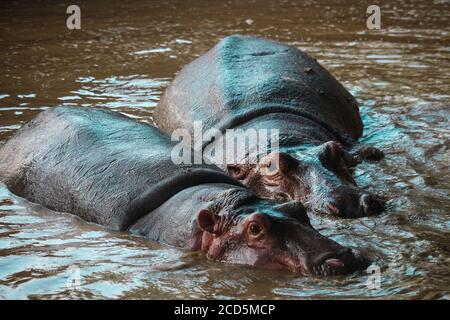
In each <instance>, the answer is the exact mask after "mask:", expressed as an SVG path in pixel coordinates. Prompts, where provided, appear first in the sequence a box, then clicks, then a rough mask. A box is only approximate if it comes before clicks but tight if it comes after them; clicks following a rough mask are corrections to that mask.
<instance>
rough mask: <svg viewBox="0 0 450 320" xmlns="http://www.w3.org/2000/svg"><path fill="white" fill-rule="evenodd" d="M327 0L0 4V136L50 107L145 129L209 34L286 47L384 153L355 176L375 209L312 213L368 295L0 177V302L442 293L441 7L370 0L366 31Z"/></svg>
mask: <svg viewBox="0 0 450 320" xmlns="http://www.w3.org/2000/svg"><path fill="white" fill-rule="evenodd" d="M334 3H335V2H334V1H330V0H319V1H304V2H302V3H296V2H292V1H281V2H280V1H275V0H273V1H269V0H265V1H258V3H257V5H256V3H251V2H250V3H243V2H242V1H237V0H233V1H228V2H225V3H213V2H211V1H206V0H204V1H195V2H194V1H189V4H188V3H186V2H185V1H181V0H180V1H172V2H171V3H170V4H166V3H162V2H158V1H141V2H134V1H133V2H131V1H120V2H119V1H118V2H114V3H111V1H106V0H103V1H100V0H96V1H90V2H89V4H83V5H81V11H82V29H81V30H79V31H69V30H67V29H66V28H65V19H66V16H67V15H66V14H65V7H64V6H62V5H58V4H47V5H45V6H38V5H37V4H35V3H34V2H32V1H24V2H20V3H19V4H17V3H10V2H2V3H0V10H1V15H0V16H1V18H0V27H1V28H2V32H1V33H0V60H1V61H2V73H0V141H2V140H5V139H6V138H8V137H9V136H10V135H11V134H12V133H13V132H14V131H15V130H17V129H18V128H19V127H20V126H21V125H22V124H23V123H24V122H26V121H28V120H29V119H31V118H32V117H33V116H35V115H36V114H37V113H38V112H40V111H41V110H44V109H46V108H48V107H51V106H56V105H61V104H65V105H83V106H94V107H100V108H108V109H114V110H116V111H119V112H123V113H125V114H127V115H129V116H132V117H134V118H136V119H138V120H140V121H146V122H150V123H151V122H152V117H151V116H152V110H153V107H154V106H155V105H156V103H157V101H158V99H159V97H160V95H161V92H162V91H163V90H164V87H165V86H166V85H167V83H168V82H169V81H170V80H171V79H172V78H173V77H174V75H175V73H176V72H177V71H178V70H179V69H180V68H181V67H182V66H183V65H184V64H186V63H187V62H189V61H190V60H192V59H194V58H195V57H196V56H198V55H200V54H201V53H202V52H204V51H205V50H206V49H208V48H209V47H211V46H212V45H213V44H214V43H215V42H217V41H218V40H219V39H220V38H222V37H223V36H225V35H228V34H233V33H242V34H254V35H261V36H266V37H270V38H274V39H279V40H281V41H285V42H288V43H290V44H292V45H294V46H296V47H298V48H300V49H302V50H305V51H307V52H308V53H310V54H311V55H313V56H314V57H316V58H317V59H318V61H319V62H320V63H322V64H323V65H324V66H326V67H327V68H328V69H329V70H331V71H332V73H333V74H334V75H335V76H336V77H337V78H338V79H339V80H340V81H341V82H342V83H343V84H344V85H345V86H346V87H347V88H348V89H349V90H350V91H351V92H352V94H354V95H355V96H356V97H357V99H358V101H359V103H360V106H361V112H362V116H363V120H364V123H365V132H364V138H363V140H364V141H365V142H368V143H372V144H374V145H376V146H377V147H379V148H381V149H383V150H384V151H385V152H386V155H387V156H386V159H385V160H383V161H382V162H381V163H380V164H371V163H365V164H363V165H361V166H360V167H358V169H357V170H356V172H355V175H356V177H357V181H358V183H359V184H360V185H361V186H363V187H364V188H367V189H370V190H374V191H377V192H380V193H384V194H386V195H387V196H389V197H390V198H391V200H390V201H389V210H388V212H386V213H385V214H383V215H382V216H380V217H371V218H363V219H358V220H345V221H343V220H336V219H331V218H327V217H314V218H313V224H314V225H315V226H316V227H317V228H318V229H319V230H320V231H321V232H322V233H324V234H326V235H329V236H330V237H332V238H333V239H335V240H337V241H339V242H342V243H343V244H346V245H349V246H354V247H359V248H362V249H363V250H364V251H366V252H367V254H368V255H370V256H371V257H372V258H373V259H374V261H375V262H376V264H377V265H379V266H380V267H381V288H380V289H377V290H368V289H367V286H366V281H367V275H366V274H364V273H362V274H354V275H350V276H345V277H332V278H320V277H318V278H306V277H299V276H296V275H292V274H286V273H281V272H269V271H263V270H255V269H251V268H244V267H238V266H229V265H223V264H220V263H214V262H210V261H208V260H206V259H205V257H204V256H203V255H202V254H197V253H186V252H183V251H180V250H178V249H175V248H170V247H165V246H161V245H158V244H155V243H151V242H148V241H145V240H144V239H141V238H138V237H135V236H132V235H129V234H126V233H119V232H111V231H108V230H105V229H103V228H101V227H99V226H96V225H92V224H87V223H85V222H83V221H81V220H79V219H78V218H76V217H73V216H71V215H67V214H55V213H52V212H49V211H47V210H46V209H44V208H41V207H39V206H36V205H33V204H30V203H27V202H26V201H24V200H22V199H19V198H16V197H14V196H12V195H11V194H10V193H9V192H8V191H7V190H6V188H5V187H4V185H2V184H0V298H138V299H139V298H161V299H164V298H233V297H240V298H306V297H328V298H333V297H334V298H339V297H358V298H360V297H375V298H392V297H393V298H408V297H414V298H442V297H446V298H449V297H450V296H449V287H450V271H449V267H448V265H449V257H450V255H449V251H450V237H449V235H450V234H449V229H450V228H449V227H450V225H449V224H450V222H449V212H450V201H449V199H450V194H449V190H450V182H449V181H450V175H449V160H450V151H449V145H450V142H449V138H450V130H449V127H450V112H449V105H450V83H449V82H450V81H449V74H450V43H449V35H450V24H449V16H450V10H449V8H450V4H449V3H448V2H446V1H434V2H432V1H425V0H423V1H406V2H403V3H396V4H394V3H392V4H390V3H384V4H382V5H380V7H381V10H382V30H380V31H370V30H367V29H366V28H365V17H366V14H365V10H366V8H367V6H368V5H369V3H367V4H364V3H360V2H358V3H353V2H351V1H349V0H343V1H340V2H339V6H337V5H335V4H334ZM119 12H120V14H119Z"/></svg>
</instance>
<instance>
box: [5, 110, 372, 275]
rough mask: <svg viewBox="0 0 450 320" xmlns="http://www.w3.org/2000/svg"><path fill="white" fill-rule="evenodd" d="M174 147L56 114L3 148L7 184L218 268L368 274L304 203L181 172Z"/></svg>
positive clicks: (93, 118) (135, 129) (131, 127)
mask: <svg viewBox="0 0 450 320" xmlns="http://www.w3.org/2000/svg"><path fill="white" fill-rule="evenodd" d="M172 148H173V143H172V142H171V141H170V140H169V139H168V137H166V136H165V135H163V134H162V133H161V132H160V131H159V130H158V129H156V128H154V127H151V126H149V125H147V124H144V123H139V122H136V121H134V120H132V119H129V118H128V117H126V116H124V115H121V114H119V113H116V112H113V111H104V110H97V109H92V108H82V107H58V108H54V109H50V110H47V111H44V112H42V113H40V114H39V115H38V116H37V117H36V118H34V119H33V120H32V121H30V122H29V123H27V124H26V125H24V126H23V127H22V128H21V129H19V130H18V131H17V132H16V133H15V134H14V135H13V137H12V138H11V139H10V140H9V141H8V142H7V143H6V144H5V145H4V146H2V147H1V148H0V180H1V181H3V182H4V183H5V184H6V185H7V186H8V188H9V189H10V190H11V191H12V192H13V193H15V194H16V195H18V196H21V197H24V198H26V199H28V200H30V201H32V202H35V203H39V204H41V205H43V206H45V207H47V208H49V209H52V210H54V211H59V212H68V213H72V214H75V215H77V216H79V217H81V218H83V219H84V220H86V221H90V222H94V223H97V224H101V225H104V226H107V227H109V228H111V229H114V230H130V231H131V232H133V233H135V234H138V235H142V236H144V237H146V238H148V239H150V240H154V241H158V242H161V243H165V244H168V245H172V246H177V247H181V248H184V249H187V250H195V251H197V250H200V251H203V252H205V253H206V255H207V256H208V257H209V258H211V259H214V260H218V261H224V262H228V263H236V264H245V265H251V266H256V267H262V268H271V269H280V270H290V271H292V272H298V273H302V274H305V275H333V274H342V273H348V272H352V271H354V270H357V269H361V268H364V267H366V266H367V263H368V262H367V260H366V259H365V258H364V257H362V256H361V255H360V254H359V253H358V252H357V251H356V250H351V249H348V248H345V247H342V246H340V245H339V244H338V243H336V242H334V241H332V240H330V239H328V238H326V237H323V236H321V235H320V234H319V233H318V232H317V231H315V230H314V229H313V228H312V227H311V225H310V223H309V219H308V216H307V215H306V211H305V208H304V207H303V206H302V204H301V203H300V202H291V203H285V204H281V205H280V204H278V205H276V204H274V203H271V202H270V201H268V200H263V199H260V198H257V197H256V196H255V195H254V194H253V193H252V192H251V191H249V190H247V189H246V188H244V187H243V186H242V185H241V184H240V183H239V182H237V181H236V180H235V179H233V178H232V177H230V176H228V175H226V174H225V173H224V172H223V171H221V170H220V169H218V168H217V167H214V166H207V165H188V164H184V165H174V164H173V162H172V161H171V156H170V154H171V150H172Z"/></svg>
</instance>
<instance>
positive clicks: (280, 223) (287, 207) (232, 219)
mask: <svg viewBox="0 0 450 320" xmlns="http://www.w3.org/2000/svg"><path fill="white" fill-rule="evenodd" d="M259 201H262V200H259ZM197 222H198V226H199V230H200V231H202V236H201V237H202V240H201V248H202V251H204V252H206V254H207V256H208V257H209V258H211V259H213V260H218V261H223V262H227V263H234V264H243V265H251V266H255V267H260V268H266V269H277V270H289V271H291V272H296V273H301V274H304V275H324V276H328V275H337V274H346V273H350V272H353V271H355V270H362V269H365V268H366V267H367V266H368V264H369V263H368V260H366V259H365V258H364V257H362V256H361V255H360V254H359V252H357V251H356V250H352V249H349V248H345V247H343V246H341V245H339V244H338V243H336V242H334V241H333V240H331V239H328V238H326V237H324V236H322V235H320V234H319V233H318V232H317V231H316V230H314V229H313V228H312V227H311V225H310V223H309V219H308V216H307V215H306V210H305V208H304V207H303V205H302V204H301V203H300V202H296V201H294V202H289V203H285V204H283V205H280V206H278V207H275V208H273V207H270V205H269V204H262V205H261V203H260V204H258V205H256V206H255V205H252V206H247V207H244V208H242V207H240V208H239V210H235V211H234V212H227V213H226V214H215V213H213V210H207V209H204V210H201V211H200V212H199V214H198V217H197Z"/></svg>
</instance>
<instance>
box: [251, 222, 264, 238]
mask: <svg viewBox="0 0 450 320" xmlns="http://www.w3.org/2000/svg"><path fill="white" fill-rule="evenodd" d="M249 230H250V233H251V234H253V235H255V236H256V235H258V234H259V233H260V232H261V227H260V226H259V224H257V223H252V224H250V226H249Z"/></svg>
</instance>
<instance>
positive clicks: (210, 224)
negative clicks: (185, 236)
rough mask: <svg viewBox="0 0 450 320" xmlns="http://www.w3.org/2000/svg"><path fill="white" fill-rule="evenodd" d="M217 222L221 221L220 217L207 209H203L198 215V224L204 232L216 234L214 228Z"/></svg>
mask: <svg viewBox="0 0 450 320" xmlns="http://www.w3.org/2000/svg"><path fill="white" fill-rule="evenodd" d="M217 221H219V216H218V215H217V214H215V213H213V212H211V211H209V210H207V209H202V210H200V212H199V213H198V216H197V223H198V226H199V227H200V229H202V230H203V231H206V232H209V233H215V231H214V226H215V225H216V222H217Z"/></svg>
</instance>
